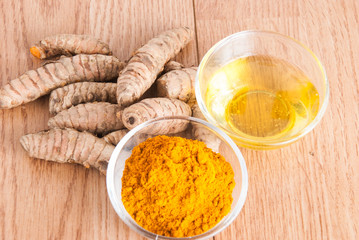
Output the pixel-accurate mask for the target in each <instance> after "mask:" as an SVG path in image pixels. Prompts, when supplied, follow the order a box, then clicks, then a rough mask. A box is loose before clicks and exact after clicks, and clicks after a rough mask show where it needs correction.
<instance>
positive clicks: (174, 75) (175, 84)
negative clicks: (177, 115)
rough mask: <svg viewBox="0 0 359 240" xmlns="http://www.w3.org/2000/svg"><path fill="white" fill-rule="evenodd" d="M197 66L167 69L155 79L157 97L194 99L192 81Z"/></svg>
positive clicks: (186, 100) (185, 100)
mask: <svg viewBox="0 0 359 240" xmlns="http://www.w3.org/2000/svg"><path fill="white" fill-rule="evenodd" d="M196 73H197V67H191V68H182V69H178V70H173V71H169V72H167V73H165V74H163V75H162V76H161V77H160V78H158V79H157V80H156V87H157V95H158V96H159V97H168V98H176V99H179V100H181V101H184V102H188V101H189V100H190V99H195V94H194V81H195V78H196Z"/></svg>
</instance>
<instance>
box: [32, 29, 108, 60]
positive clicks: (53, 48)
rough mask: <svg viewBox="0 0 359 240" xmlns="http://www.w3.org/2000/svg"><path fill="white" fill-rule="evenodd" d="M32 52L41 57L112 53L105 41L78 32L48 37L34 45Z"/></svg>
mask: <svg viewBox="0 0 359 240" xmlns="http://www.w3.org/2000/svg"><path fill="white" fill-rule="evenodd" d="M30 52H31V54H32V55H34V56H35V57H37V58H40V59H46V58H50V57H53V56H57V55H67V56H69V55H75V54H81V53H85V54H104V55H111V54H112V52H111V50H110V48H109V46H108V44H106V43H104V42H103V41H101V40H99V39H97V38H94V37H91V36H87V35H76V34H59V35H55V36H50V37H47V38H45V39H43V40H41V41H39V42H38V43H36V44H35V45H34V46H32V47H31V48H30Z"/></svg>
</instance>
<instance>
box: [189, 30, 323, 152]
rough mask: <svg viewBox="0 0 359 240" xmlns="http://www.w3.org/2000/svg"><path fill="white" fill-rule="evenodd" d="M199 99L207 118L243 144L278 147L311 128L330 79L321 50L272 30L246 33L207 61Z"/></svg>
mask: <svg viewBox="0 0 359 240" xmlns="http://www.w3.org/2000/svg"><path fill="white" fill-rule="evenodd" d="M195 91H196V99H197V102H198V105H199V107H200V109H201V111H202V113H203V114H204V116H205V117H206V118H207V120H208V121H209V122H211V123H213V124H215V125H217V126H218V127H220V128H221V129H222V130H224V131H225V132H226V133H227V134H228V135H229V136H230V137H231V138H232V139H233V140H234V141H235V142H236V143H237V144H238V145H240V146H243V147H249V148H254V149H274V148H279V147H282V146H285V145H287V144H289V143H292V142H294V141H296V140H298V139H299V138H301V137H303V136H304V135H305V134H307V133H308V132H310V131H311V130H312V129H313V128H314V127H315V126H316V125H317V124H318V122H319V121H320V119H321V118H322V117H323V115H324V112H325V110H326V107H327V105H328V102H329V83H328V80H327V77H326V73H325V70H324V67H323V66H322V64H321V62H320V61H319V60H318V58H317V57H316V56H315V54H314V53H313V52H312V51H311V50H310V49H309V48H308V47H306V46H305V45H304V44H302V43H300V42H299V41H297V40H295V39H293V38H291V37H288V36H285V35H282V34H279V33H275V32H269V31H253V30H252V31H243V32H239V33H235V34H233V35H230V36H228V37H226V38H224V39H223V40H221V41H220V42H218V43H217V44H216V45H214V46H213V47H212V48H211V49H210V50H209V51H208V52H207V53H206V54H205V56H204V58H203V59H202V61H201V63H200V66H199V69H198V72H197V76H196V82H195Z"/></svg>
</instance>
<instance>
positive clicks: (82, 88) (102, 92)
mask: <svg viewBox="0 0 359 240" xmlns="http://www.w3.org/2000/svg"><path fill="white" fill-rule="evenodd" d="M116 86H117V85H116V83H99V82H79V83H73V84H69V85H67V86H65V87H62V88H58V89H56V90H54V91H52V92H51V94H50V99H49V109H50V113H51V114H57V113H58V112H61V111H62V110H65V109H68V108H70V107H72V106H76V105H78V104H80V103H87V102H109V103H117V99H116Z"/></svg>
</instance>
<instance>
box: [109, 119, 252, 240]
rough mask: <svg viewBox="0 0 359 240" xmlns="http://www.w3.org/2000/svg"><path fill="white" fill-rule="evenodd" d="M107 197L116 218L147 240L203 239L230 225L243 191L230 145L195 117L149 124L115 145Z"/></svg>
mask: <svg viewBox="0 0 359 240" xmlns="http://www.w3.org/2000/svg"><path fill="white" fill-rule="evenodd" d="M106 181H107V190H108V194H109V198H110V201H111V203H112V205H113V207H114V209H115V211H116V213H117V214H118V215H119V217H120V218H121V219H122V220H123V221H124V222H125V223H126V224H127V225H128V226H129V227H130V228H131V229H133V230H134V231H136V232H137V233H139V234H141V235H143V236H145V237H147V238H150V239H208V238H210V237H212V236H214V235H216V234H218V233H219V232H221V231H222V230H224V229H225V228H226V227H227V226H228V225H229V224H230V223H232V222H233V221H234V219H235V218H236V217H237V215H238V214H239V212H240V211H241V209H242V207H243V205H244V202H245V199H246V196H247V190H248V175H247V168H246V164H245V161H244V158H243V156H242V154H241V152H240V150H239V149H238V147H237V145H236V144H235V143H234V142H233V140H232V139H231V138H230V137H229V136H228V135H226V134H225V133H224V132H223V131H222V130H220V129H219V128H217V127H216V126H214V125H212V124H210V123H208V122H206V121H203V120H201V119H198V118H193V117H184V116H173V117H162V118H156V119H153V120H149V121H147V122H145V123H143V124H141V125H138V126H137V127H135V128H134V129H132V130H131V131H129V132H128V133H127V134H126V135H125V136H124V137H123V138H122V139H121V141H120V142H119V143H118V145H117V146H116V148H115V150H114V152H113V153H112V156H111V159H110V161H109V164H108V169H107V176H106Z"/></svg>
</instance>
